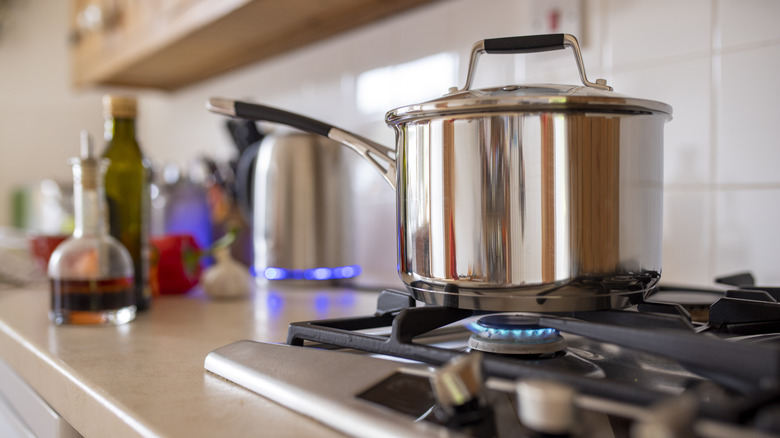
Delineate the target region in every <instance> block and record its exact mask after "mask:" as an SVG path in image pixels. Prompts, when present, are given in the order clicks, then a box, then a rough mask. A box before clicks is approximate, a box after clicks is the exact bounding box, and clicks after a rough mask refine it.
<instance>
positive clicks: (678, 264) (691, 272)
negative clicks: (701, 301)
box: [661, 190, 714, 285]
mask: <svg viewBox="0 0 780 438" xmlns="http://www.w3.org/2000/svg"><path fill="white" fill-rule="evenodd" d="M711 198H712V192H710V191H709V190H683V191H680V190H677V191H670V190H667V191H666V193H665V194H664V214H663V217H664V243H663V263H662V266H663V268H662V269H663V270H662V273H661V281H662V282H663V283H666V284H678V285H686V284H702V285H707V284H712V280H713V273H712V272H711V270H710V261H711V260H710V254H711V248H710V235H711V229H712V227H713V226H714V225H713V224H712V220H711V214H710V209H711V205H712V201H711Z"/></svg>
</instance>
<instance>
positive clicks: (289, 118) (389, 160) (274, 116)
mask: <svg viewBox="0 0 780 438" xmlns="http://www.w3.org/2000/svg"><path fill="white" fill-rule="evenodd" d="M206 108H207V109H208V110H209V111H211V112H215V113H218V114H223V115H227V116H231V117H238V118H241V119H246V120H255V121H266V122H274V123H280V124H283V125H287V126H291V127H293V128H298V129H300V130H303V131H306V132H310V133H313V134H319V135H322V136H325V137H328V138H329V139H331V140H335V141H337V142H339V143H341V144H343V145H344V146H347V147H349V148H350V149H352V150H354V151H355V152H357V153H358V154H359V155H360V156H361V157H363V158H365V159H366V160H368V162H369V163H371V165H373V166H374V168H375V169H376V170H377V171H379V173H380V174H381V175H382V178H384V179H385V181H387V183H388V184H390V186H391V187H393V189H395V177H396V175H395V173H396V164H395V150H393V149H390V148H388V147H386V146H382V145H381V144H379V143H376V142H373V141H371V140H369V139H367V138H365V137H362V136H359V135H357V134H353V133H351V132H348V131H345V130H343V129H339V128H337V127H335V126H332V125H329V124H327V123H325V122H321V121H319V120H315V119H311V118H309V117H306V116H302V115H300V114H295V113H291V112H289V111H285V110H281V109H278V108H273V107H270V106H265V105H258V104H256V103H248V102H241V101H236V100H231V99H226V98H221V97H212V98H210V99H209V100H208V102H207V103H206Z"/></svg>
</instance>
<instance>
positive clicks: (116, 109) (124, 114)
mask: <svg viewBox="0 0 780 438" xmlns="http://www.w3.org/2000/svg"><path fill="white" fill-rule="evenodd" d="M103 114H104V115H105V116H106V117H114V118H121V119H134V118H135V117H136V114H137V105H136V99H135V98H134V97H130V96H112V95H106V96H103Z"/></svg>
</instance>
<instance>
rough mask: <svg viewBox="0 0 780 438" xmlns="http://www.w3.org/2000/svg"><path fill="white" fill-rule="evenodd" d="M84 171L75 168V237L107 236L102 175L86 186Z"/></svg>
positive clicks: (77, 166) (80, 168) (78, 167)
mask: <svg viewBox="0 0 780 438" xmlns="http://www.w3.org/2000/svg"><path fill="white" fill-rule="evenodd" d="M83 171H84V169H82V167H81V166H79V165H75V166H73V182H74V184H73V216H74V217H73V219H74V228H73V236H74V237H84V236H98V235H103V234H106V233H107V231H106V221H105V219H106V215H105V200H104V198H105V193H104V189H103V181H102V175H99V178H97V181H95V182H94V183H87V184H84V183H83V182H84V179H83V178H84V175H83ZM101 173H102V172H101ZM95 183H96V184H95Z"/></svg>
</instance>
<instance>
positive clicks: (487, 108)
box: [385, 84, 672, 125]
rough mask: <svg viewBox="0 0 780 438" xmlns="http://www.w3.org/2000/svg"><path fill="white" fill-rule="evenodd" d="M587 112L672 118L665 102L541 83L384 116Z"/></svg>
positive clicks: (398, 119) (458, 96)
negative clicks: (657, 115) (656, 115)
mask: <svg viewBox="0 0 780 438" xmlns="http://www.w3.org/2000/svg"><path fill="white" fill-rule="evenodd" d="M548 111H587V112H600V113H614V114H626V113H628V114H659V115H664V116H666V117H667V120H671V118H672V107H671V106H670V105H668V104H665V103H663V102H658V101H654V100H649V99H639V98H633V97H628V96H624V95H622V94H619V93H615V92H612V91H605V90H597V89H593V88H592V87H584V86H573V85H556V84H539V85H508V86H503V87H495V88H483V89H479V90H464V91H458V92H455V93H452V94H447V95H445V96H443V97H440V98H437V99H433V100H430V101H427V102H423V103H418V104H413V105H406V106H402V107H399V108H396V109H393V110H390V111H389V112H388V113H387V114H386V115H385V121H386V122H387V124H388V125H397V124H403V123H406V122H410V121H414V120H418V119H428V118H432V117H441V116H450V115H463V114H474V115H479V114H483V113H492V112H522V113H527V112H548Z"/></svg>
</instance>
